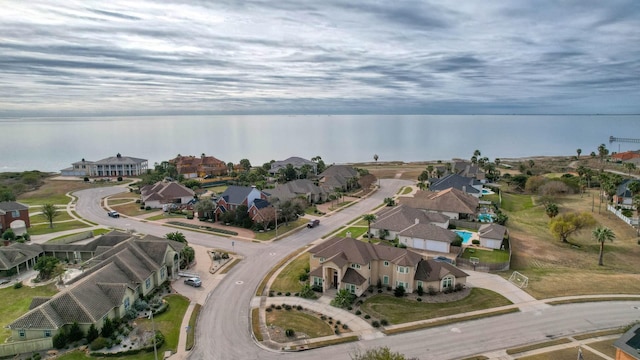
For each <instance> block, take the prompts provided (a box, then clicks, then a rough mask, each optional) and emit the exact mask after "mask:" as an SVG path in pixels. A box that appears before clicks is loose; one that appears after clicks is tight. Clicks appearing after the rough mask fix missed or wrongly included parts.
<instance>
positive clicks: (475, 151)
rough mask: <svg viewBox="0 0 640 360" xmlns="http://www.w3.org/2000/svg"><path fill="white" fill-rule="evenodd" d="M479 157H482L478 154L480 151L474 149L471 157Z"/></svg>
mask: <svg viewBox="0 0 640 360" xmlns="http://www.w3.org/2000/svg"><path fill="white" fill-rule="evenodd" d="M480 155H482V154H481V153H480V150H478V149H476V150H474V151H473V156H475V157H476V158H478V157H480Z"/></svg>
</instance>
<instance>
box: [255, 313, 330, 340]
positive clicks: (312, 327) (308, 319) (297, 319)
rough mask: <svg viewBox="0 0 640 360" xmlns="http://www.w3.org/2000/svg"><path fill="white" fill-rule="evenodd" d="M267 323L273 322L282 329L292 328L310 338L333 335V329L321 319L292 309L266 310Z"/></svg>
mask: <svg viewBox="0 0 640 360" xmlns="http://www.w3.org/2000/svg"><path fill="white" fill-rule="evenodd" d="M267 324H273V325H275V326H278V327H281V328H282V329H293V330H294V331H295V332H296V333H299V332H300V333H305V334H307V335H308V336H309V337H311V338H316V337H322V336H329V335H333V329H332V328H331V326H329V324H327V323H326V322H324V321H323V320H321V319H319V318H317V317H315V316H313V315H310V314H307V313H304V312H301V311H298V310H295V309H292V310H275V309H274V310H273V311H271V312H267Z"/></svg>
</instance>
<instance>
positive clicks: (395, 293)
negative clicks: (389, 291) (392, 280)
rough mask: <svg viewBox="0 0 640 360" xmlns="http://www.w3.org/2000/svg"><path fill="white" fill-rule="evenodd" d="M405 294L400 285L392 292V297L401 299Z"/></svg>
mask: <svg viewBox="0 0 640 360" xmlns="http://www.w3.org/2000/svg"><path fill="white" fill-rule="evenodd" d="M404 293H405V289H404V286H402V285H400V286H398V287H396V288H395V289H394V290H393V296H395V297H403V296H404Z"/></svg>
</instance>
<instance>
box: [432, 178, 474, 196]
mask: <svg viewBox="0 0 640 360" xmlns="http://www.w3.org/2000/svg"><path fill="white" fill-rule="evenodd" d="M481 184H482V183H481V182H480V180H477V179H475V178H472V177H466V176H461V175H458V174H449V175H447V176H445V177H443V178H440V179H436V180H434V182H432V183H431V184H430V185H429V190H431V191H442V190H446V189H448V188H456V189H458V190H462V191H464V192H466V193H468V194H478V193H480V190H478V189H476V188H475V187H474V186H479V185H481Z"/></svg>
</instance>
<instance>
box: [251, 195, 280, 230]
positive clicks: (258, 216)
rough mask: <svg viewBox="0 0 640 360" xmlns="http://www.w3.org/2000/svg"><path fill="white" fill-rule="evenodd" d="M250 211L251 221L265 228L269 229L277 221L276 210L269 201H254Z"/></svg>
mask: <svg viewBox="0 0 640 360" xmlns="http://www.w3.org/2000/svg"><path fill="white" fill-rule="evenodd" d="M248 211H249V217H251V221H253V222H254V223H258V224H262V226H263V227H264V228H267V227H268V226H269V224H270V223H271V222H272V221H275V219H276V208H275V207H273V206H272V205H271V204H270V203H269V202H268V201H267V200H263V199H256V200H254V201H253V204H252V205H251V207H250V208H249V210H248Z"/></svg>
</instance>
